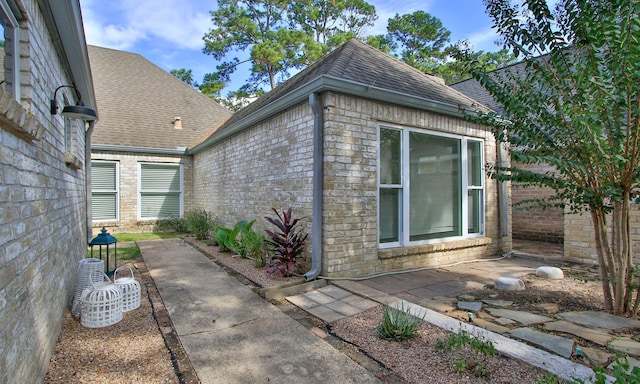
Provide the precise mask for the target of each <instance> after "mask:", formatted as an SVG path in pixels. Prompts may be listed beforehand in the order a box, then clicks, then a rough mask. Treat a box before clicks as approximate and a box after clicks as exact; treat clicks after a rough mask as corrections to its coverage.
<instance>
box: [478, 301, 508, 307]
mask: <svg viewBox="0 0 640 384" xmlns="http://www.w3.org/2000/svg"><path fill="white" fill-rule="evenodd" d="M482 302H483V303H485V304H487V305H490V306H492V307H510V306H512V305H513V301H509V300H482Z"/></svg>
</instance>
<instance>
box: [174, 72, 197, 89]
mask: <svg viewBox="0 0 640 384" xmlns="http://www.w3.org/2000/svg"><path fill="white" fill-rule="evenodd" d="M169 73H170V74H172V75H173V76H175V77H177V78H178V80H181V81H183V82H185V83H187V84H189V85H190V86H192V87H196V83H195V82H194V81H193V74H192V73H191V70H190V69H184V68H180V69H172V70H171V71H169Z"/></svg>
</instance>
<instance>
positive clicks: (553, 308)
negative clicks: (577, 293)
mask: <svg viewBox="0 0 640 384" xmlns="http://www.w3.org/2000/svg"><path fill="white" fill-rule="evenodd" d="M535 308H536V309H537V310H538V311H540V312H542V313H546V314H547V315H553V314H556V313H558V312H560V307H558V304H554V303H541V304H537V305H536V306H535Z"/></svg>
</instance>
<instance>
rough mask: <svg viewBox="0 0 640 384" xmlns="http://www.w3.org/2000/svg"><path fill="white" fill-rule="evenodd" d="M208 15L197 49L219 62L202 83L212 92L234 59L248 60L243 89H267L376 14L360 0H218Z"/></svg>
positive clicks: (236, 62) (232, 66)
mask: <svg viewBox="0 0 640 384" xmlns="http://www.w3.org/2000/svg"><path fill="white" fill-rule="evenodd" d="M211 16H212V17H211V21H212V24H213V25H214V27H213V28H211V29H210V30H209V31H208V32H207V33H206V34H205V35H204V37H203V39H204V41H205V47H204V49H203V51H204V53H206V54H209V55H211V56H213V58H214V59H215V60H217V61H219V62H221V64H219V65H218V66H217V67H216V70H217V71H216V72H215V73H214V74H209V75H211V76H210V77H211V78H212V79H214V81H213V83H212V84H210V85H211V86H208V87H207V90H208V91H213V93H214V94H215V95H216V97H218V96H219V94H218V92H219V90H220V89H221V88H222V87H223V86H224V85H226V84H228V83H229V82H230V79H231V75H232V74H233V73H234V72H235V70H236V69H237V68H238V66H239V65H242V64H245V63H247V64H249V65H250V66H251V77H250V78H249V79H248V80H247V82H246V84H245V85H244V86H243V87H242V89H243V93H248V94H254V93H255V92H256V91H259V90H261V87H262V86H263V85H265V84H268V85H269V86H270V89H273V88H275V87H276V85H277V84H278V82H279V81H282V80H284V79H286V78H288V77H289V71H290V70H292V69H299V68H302V67H304V66H307V65H309V64H311V63H313V62H315V61H316V60H317V59H318V58H320V57H321V56H322V55H323V54H324V53H326V52H328V50H329V49H331V48H332V47H334V46H336V45H338V44H340V43H341V42H344V41H346V39H347V38H348V37H357V36H359V34H360V32H361V31H362V29H363V28H364V27H365V26H367V25H372V24H373V21H375V19H376V15H375V8H374V7H373V6H372V5H370V4H368V3H366V2H365V1H364V0H337V1H331V2H329V1H324V0H305V1H297V2H288V1H284V0H241V1H235V0H234V1H232V0H218V6H217V9H216V10H214V11H212V12H211ZM233 51H240V52H246V53H248V55H247V56H248V59H246V60H243V61H241V60H240V59H239V58H237V57H228V56H230V53H231V52H233ZM234 108H235V105H234Z"/></svg>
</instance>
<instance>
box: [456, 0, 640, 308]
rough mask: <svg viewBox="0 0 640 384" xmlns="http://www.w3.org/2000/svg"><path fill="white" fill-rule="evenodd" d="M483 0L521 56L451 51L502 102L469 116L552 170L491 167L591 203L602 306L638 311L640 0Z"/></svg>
mask: <svg viewBox="0 0 640 384" xmlns="http://www.w3.org/2000/svg"><path fill="white" fill-rule="evenodd" d="M485 3H486V5H487V11H488V13H489V15H490V17H491V18H492V19H493V21H494V24H495V28H496V30H497V31H498V33H499V34H500V35H501V36H502V42H503V44H504V47H505V48H506V49H509V50H510V51H511V52H512V53H513V54H514V55H517V56H519V57H523V58H524V59H525V60H526V61H525V62H524V63H523V65H522V66H516V67H513V68H510V69H509V70H505V71H501V72H498V73H490V74H487V73H485V72H484V71H482V65H481V63H478V61H477V60H474V59H473V58H471V57H470V55H469V54H468V52H466V51H465V50H461V51H460V52H458V53H456V58H457V59H458V60H461V61H463V60H466V59H469V62H470V63H471V65H470V68H471V71H472V73H473V76H474V78H476V79H477V80H478V81H479V82H480V84H481V85H482V86H483V87H484V88H485V89H486V90H487V91H488V92H489V93H490V94H491V95H492V96H493V98H494V99H495V101H496V102H498V103H499V104H501V105H502V107H503V109H504V113H503V114H501V115H497V114H496V113H494V112H488V113H483V112H480V113H479V114H477V115H475V116H474V115H471V114H470V116H469V117H470V119H472V120H474V121H476V122H479V123H482V124H486V125H488V126H490V127H492V128H493V130H494V133H495V135H496V136H497V137H498V138H499V139H500V140H501V141H503V142H505V143H508V145H509V147H510V148H511V150H512V154H513V159H514V160H516V161H518V162H519V163H521V164H523V165H525V166H526V165H530V164H546V165H549V166H552V167H553V168H554V169H555V172H548V173H537V172H531V171H528V170H526V169H524V168H525V167H523V166H520V164H513V165H512V166H510V167H504V166H502V164H496V165H494V166H492V167H491V169H490V174H491V176H492V177H494V178H495V179H497V180H511V181H515V182H520V183H524V184H527V185H536V186H542V187H549V188H551V189H552V190H553V191H554V194H553V196H551V197H550V198H549V199H546V201H548V203H549V204H552V205H556V206H560V207H562V206H565V207H566V208H568V210H569V211H571V212H584V211H588V212H589V213H590V214H591V218H592V222H593V226H594V229H595V231H594V232H595V241H596V251H597V254H598V265H600V266H601V268H600V272H601V280H602V281H603V282H605V284H603V294H604V305H605V309H607V310H610V311H613V312H614V313H617V314H625V313H626V314H635V313H637V311H638V309H639V307H640V296H638V295H637V293H638V291H634V290H633V289H632V287H633V286H634V282H633V280H634V279H635V278H633V277H632V274H631V273H630V267H631V265H632V264H633V254H632V248H633V247H632V244H631V236H630V231H629V228H630V227H629V226H628V225H627V223H629V212H630V201H631V200H632V198H634V197H635V196H636V195H637V191H638V188H639V186H640V161H638V160H639V159H640V86H639V85H638V84H640V71H638V68H640V21H639V20H640V2H638V1H637V0H634V1H628V0H607V1H590V0H564V1H560V2H559V3H558V5H557V7H556V9H555V10H553V11H552V10H551V9H550V8H549V6H548V5H547V2H546V1H545V0H529V1H527V2H525V4H524V6H522V7H521V6H520V5H515V4H512V3H511V2H510V1H508V0H485ZM518 68H520V69H518ZM608 215H611V216H608ZM611 223H612V226H613V228H610V227H609V225H610V224H611ZM611 233H614V234H615V239H614V237H613V236H611V235H610V234H611Z"/></svg>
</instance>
